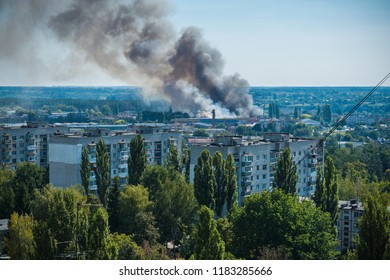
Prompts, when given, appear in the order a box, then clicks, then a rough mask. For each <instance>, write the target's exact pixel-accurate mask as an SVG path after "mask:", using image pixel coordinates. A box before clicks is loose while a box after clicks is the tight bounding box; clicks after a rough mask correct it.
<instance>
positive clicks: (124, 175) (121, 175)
mask: <svg viewBox="0 0 390 280" xmlns="http://www.w3.org/2000/svg"><path fill="white" fill-rule="evenodd" d="M118 175H119V178H126V177H127V172H121V173H119V174H118Z"/></svg>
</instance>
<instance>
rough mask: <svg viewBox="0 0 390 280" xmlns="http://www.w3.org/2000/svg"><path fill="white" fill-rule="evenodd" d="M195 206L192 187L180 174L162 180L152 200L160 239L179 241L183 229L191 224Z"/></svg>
mask: <svg viewBox="0 0 390 280" xmlns="http://www.w3.org/2000/svg"><path fill="white" fill-rule="evenodd" d="M196 208H197V203H196V199H195V196H194V188H193V187H192V186H191V185H190V184H188V183H186V182H185V180H184V178H183V177H182V176H179V175H178V176H177V177H176V178H172V179H169V180H167V181H166V182H164V184H163V185H162V186H161V189H160V190H159V191H158V192H157V195H156V196H155V199H154V200H153V214H154V216H155V217H156V221H157V227H158V228H159V230H160V241H161V242H166V241H168V240H174V241H179V240H180V239H181V238H182V236H183V231H184V230H185V229H188V228H190V227H191V226H192V223H193V222H194V219H195V213H196Z"/></svg>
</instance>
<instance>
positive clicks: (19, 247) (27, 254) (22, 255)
mask: <svg viewBox="0 0 390 280" xmlns="http://www.w3.org/2000/svg"><path fill="white" fill-rule="evenodd" d="M32 227H33V221H32V218H31V217H30V216H29V215H27V214H26V215H21V216H19V215H18V214H17V213H13V214H12V215H11V219H10V221H9V224H8V232H9V236H8V237H7V238H6V239H5V244H6V247H7V251H8V254H9V256H10V257H11V259H14V260H28V259H32V258H33V257H34V254H35V243H34V236H33V231H32Z"/></svg>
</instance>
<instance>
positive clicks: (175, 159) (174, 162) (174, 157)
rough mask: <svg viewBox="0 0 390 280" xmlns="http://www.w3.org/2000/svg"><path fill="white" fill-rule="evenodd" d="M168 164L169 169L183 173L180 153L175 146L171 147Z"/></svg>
mask: <svg viewBox="0 0 390 280" xmlns="http://www.w3.org/2000/svg"><path fill="white" fill-rule="evenodd" d="M166 164H167V167H168V169H170V170H173V171H177V172H179V173H181V163H180V157H179V151H178V150H177V147H176V146H175V145H170V146H169V151H168V155H167V163H166Z"/></svg>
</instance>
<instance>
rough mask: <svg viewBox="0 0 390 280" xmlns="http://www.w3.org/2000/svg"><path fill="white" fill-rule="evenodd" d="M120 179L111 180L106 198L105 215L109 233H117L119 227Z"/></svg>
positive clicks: (116, 177)
mask: <svg viewBox="0 0 390 280" xmlns="http://www.w3.org/2000/svg"><path fill="white" fill-rule="evenodd" d="M120 186H121V184H120V179H119V177H118V176H115V177H114V179H113V180H112V186H111V188H110V189H109V191H108V197H107V213H108V224H109V226H110V230H111V232H116V231H118V227H119V188H120Z"/></svg>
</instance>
